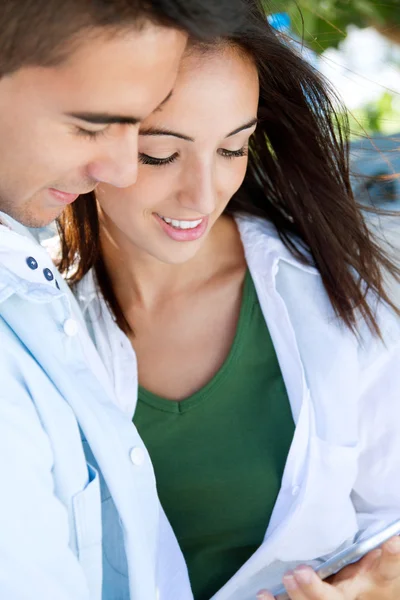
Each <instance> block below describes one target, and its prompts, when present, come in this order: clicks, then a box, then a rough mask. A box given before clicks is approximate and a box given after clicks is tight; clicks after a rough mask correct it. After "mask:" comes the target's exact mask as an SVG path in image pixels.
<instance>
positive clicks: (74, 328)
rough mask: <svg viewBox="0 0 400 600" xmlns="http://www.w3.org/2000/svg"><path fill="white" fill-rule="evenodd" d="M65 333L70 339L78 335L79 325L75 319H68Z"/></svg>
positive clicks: (65, 324) (65, 323)
mask: <svg viewBox="0 0 400 600" xmlns="http://www.w3.org/2000/svg"><path fill="white" fill-rule="evenodd" d="M64 333H65V335H68V336H69V337H73V336H74V335H76V334H77V333H78V323H77V322H76V321H75V319H67V320H66V321H65V322H64Z"/></svg>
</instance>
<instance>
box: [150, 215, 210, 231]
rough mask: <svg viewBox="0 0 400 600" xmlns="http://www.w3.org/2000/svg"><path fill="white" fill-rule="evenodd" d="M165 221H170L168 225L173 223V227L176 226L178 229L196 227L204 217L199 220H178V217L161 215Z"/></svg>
mask: <svg viewBox="0 0 400 600" xmlns="http://www.w3.org/2000/svg"><path fill="white" fill-rule="evenodd" d="M159 216H160V217H161V219H162V220H163V221H165V222H166V223H168V225H172V227H176V229H195V227H198V226H199V225H200V223H201V222H202V220H203V219H199V220H198V221H177V220H176V219H168V217H162V216H161V215H159Z"/></svg>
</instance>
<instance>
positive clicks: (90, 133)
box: [76, 127, 106, 140]
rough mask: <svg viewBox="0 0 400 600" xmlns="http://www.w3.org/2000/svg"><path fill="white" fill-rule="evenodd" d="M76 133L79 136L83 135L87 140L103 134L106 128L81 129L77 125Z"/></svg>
mask: <svg viewBox="0 0 400 600" xmlns="http://www.w3.org/2000/svg"><path fill="white" fill-rule="evenodd" d="M76 133H77V135H79V136H80V137H83V138H86V139H89V140H96V139H98V138H99V137H101V136H103V135H105V133H106V129H100V131H90V130H89V129H83V128H82V127H77V128H76Z"/></svg>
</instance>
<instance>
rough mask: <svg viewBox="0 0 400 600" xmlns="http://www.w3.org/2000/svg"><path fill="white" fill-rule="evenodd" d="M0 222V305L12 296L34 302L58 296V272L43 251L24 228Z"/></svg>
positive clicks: (2, 216) (59, 292)
mask: <svg viewBox="0 0 400 600" xmlns="http://www.w3.org/2000/svg"><path fill="white" fill-rule="evenodd" d="M0 218H1V221H2V223H3V224H2V225H0V301H4V300H5V299H7V298H8V297H10V296H11V295H12V294H14V293H17V294H19V295H22V296H26V297H27V298H28V299H29V300H31V301H36V302H48V301H51V300H52V299H54V298H57V297H59V296H61V295H62V292H61V291H60V290H59V284H58V281H57V279H58V277H59V275H58V271H57V270H56V268H55V267H54V265H53V263H52V261H51V259H50V257H49V255H48V254H47V252H46V250H44V248H42V247H41V246H40V244H39V243H38V242H37V241H36V240H35V238H34V237H33V236H32V234H30V233H29V231H28V230H27V229H26V228H25V227H23V226H22V225H20V224H18V225H17V227H15V225H14V223H13V222H12V220H11V219H9V218H4V215H3V214H1V215H0ZM16 229H18V232H17V231H16Z"/></svg>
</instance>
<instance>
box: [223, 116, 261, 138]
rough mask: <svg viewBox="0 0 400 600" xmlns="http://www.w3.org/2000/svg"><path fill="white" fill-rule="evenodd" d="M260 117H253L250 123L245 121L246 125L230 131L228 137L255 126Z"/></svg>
mask: <svg viewBox="0 0 400 600" xmlns="http://www.w3.org/2000/svg"><path fill="white" fill-rule="evenodd" d="M257 121H258V119H256V118H255V119H251V121H249V122H248V123H245V124H244V125H242V126H241V127H238V128H237V129H234V130H233V131H231V132H230V133H228V135H227V136H226V137H227V138H228V137H232V136H233V135H236V134H237V133H240V132H241V131H244V130H245V129H250V128H251V127H253V126H254V125H256V123H257Z"/></svg>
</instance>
